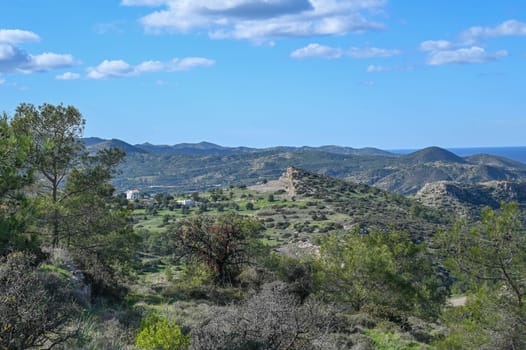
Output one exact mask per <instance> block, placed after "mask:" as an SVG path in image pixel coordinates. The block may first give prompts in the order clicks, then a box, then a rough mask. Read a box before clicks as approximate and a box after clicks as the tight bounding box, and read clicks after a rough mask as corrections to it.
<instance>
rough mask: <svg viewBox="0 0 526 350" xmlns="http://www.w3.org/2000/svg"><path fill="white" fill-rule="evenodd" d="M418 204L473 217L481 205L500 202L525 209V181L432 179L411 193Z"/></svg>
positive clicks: (493, 206) (492, 205)
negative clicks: (510, 203) (433, 180)
mask: <svg viewBox="0 0 526 350" xmlns="http://www.w3.org/2000/svg"><path fill="white" fill-rule="evenodd" d="M415 199H417V200H418V201H419V202H420V203H422V204H424V205H426V206H431V207H435V208H440V209H443V210H446V211H450V212H455V213H458V214H461V215H462V216H464V217H467V218H472V219H473V218H475V219H476V218H477V217H478V215H479V214H480V210H481V208H482V207H485V206H489V207H491V208H494V209H495V208H498V207H499V206H500V202H512V201H513V202H518V203H519V205H520V206H521V207H522V208H526V183H524V182H521V183H516V182H509V181H490V182H482V183H478V184H463V183H459V182H447V181H443V182H436V183H430V184H427V185H425V186H424V188H422V189H421V190H420V191H418V193H417V194H416V196H415Z"/></svg>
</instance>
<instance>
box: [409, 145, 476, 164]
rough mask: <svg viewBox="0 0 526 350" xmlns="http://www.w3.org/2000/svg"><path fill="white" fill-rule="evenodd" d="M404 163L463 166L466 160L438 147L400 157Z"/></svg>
mask: <svg viewBox="0 0 526 350" xmlns="http://www.w3.org/2000/svg"><path fill="white" fill-rule="evenodd" d="M402 160H403V161H404V162H407V163H410V164H422V163H431V162H444V163H459V164H465V163H466V160H464V159H462V158H460V157H459V156H457V155H456V154H454V153H452V152H449V151H447V150H445V149H443V148H440V147H427V148H424V149H422V150H420V151H416V152H413V153H410V154H408V155H405V156H403V157H402Z"/></svg>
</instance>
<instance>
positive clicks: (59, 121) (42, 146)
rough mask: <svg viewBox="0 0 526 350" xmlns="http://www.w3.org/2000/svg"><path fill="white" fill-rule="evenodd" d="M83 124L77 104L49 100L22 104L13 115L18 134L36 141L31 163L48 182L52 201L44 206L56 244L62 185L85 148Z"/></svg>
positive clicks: (58, 231) (33, 143)
mask: <svg viewBox="0 0 526 350" xmlns="http://www.w3.org/2000/svg"><path fill="white" fill-rule="evenodd" d="M84 125H85V121H84V118H83V117H82V114H81V113H80V112H79V111H78V110H77V109H76V108H75V107H73V106H67V107H65V106H63V105H57V106H55V105H51V104H47V103H45V104H42V105H41V106H39V107H35V106H34V105H32V104H26V103H22V104H20V105H19V106H18V107H17V109H16V112H15V115H14V118H13V126H14V127H15V130H16V132H17V134H18V135H29V137H30V138H31V140H32V141H33V142H32V144H31V146H32V147H31V153H30V154H31V163H32V165H33V166H34V167H35V169H36V170H37V171H38V173H39V175H40V176H41V179H42V180H43V181H45V186H44V187H45V190H46V194H47V196H48V198H49V201H48V202H46V203H45V204H44V205H43V206H42V209H43V211H44V212H45V216H46V222H47V223H48V226H49V228H50V231H51V232H50V233H51V237H52V238H51V242H52V245H53V246H57V245H58V243H59V241H60V239H61V238H62V234H63V233H64V230H63V229H62V227H61V217H62V213H61V211H62V206H61V202H62V200H63V199H64V198H66V197H67V193H64V191H62V187H63V185H64V182H65V180H66V178H67V176H68V174H69V172H70V170H71V169H72V168H73V167H74V166H75V165H76V163H77V160H78V157H79V154H80V152H81V151H82V149H83V143H82V140H81V136H82V132H83V130H84Z"/></svg>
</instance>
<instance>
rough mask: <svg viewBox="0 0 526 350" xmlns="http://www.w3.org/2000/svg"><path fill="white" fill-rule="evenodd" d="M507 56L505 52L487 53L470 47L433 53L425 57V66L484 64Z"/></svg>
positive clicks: (476, 47)
mask: <svg viewBox="0 0 526 350" xmlns="http://www.w3.org/2000/svg"><path fill="white" fill-rule="evenodd" d="M505 56H508V52H507V51H504V50H502V51H497V52H495V53H489V52H487V51H486V50H485V49H483V48H481V47H478V46H472V47H470V48H462V49H458V50H445V51H433V52H431V53H430V54H429V56H428V57H427V64H429V65H432V66H440V65H444V64H452V63H457V64H465V63H485V62H491V61H496V60H497V59H499V58H500V57H505Z"/></svg>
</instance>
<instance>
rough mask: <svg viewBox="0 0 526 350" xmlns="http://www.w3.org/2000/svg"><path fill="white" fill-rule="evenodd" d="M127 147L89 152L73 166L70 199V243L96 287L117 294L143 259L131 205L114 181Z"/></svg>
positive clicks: (66, 218)
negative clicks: (123, 201) (139, 257)
mask: <svg viewBox="0 0 526 350" xmlns="http://www.w3.org/2000/svg"><path fill="white" fill-rule="evenodd" d="M123 157H124V154H123V153H122V151H120V150H118V149H116V148H112V149H109V150H102V151H100V152H99V153H98V154H96V155H94V156H87V155H84V156H83V157H82V159H81V160H82V164H81V165H80V166H78V167H77V168H75V169H72V171H71V173H70V175H69V178H68V182H67V184H66V191H67V192H68V193H69V194H70V195H69V196H68V197H67V198H65V199H64V201H63V203H64V208H65V212H64V214H65V215H64V218H63V221H62V222H63V225H64V227H66V228H67V235H65V237H64V238H65V243H66V244H67V246H69V248H70V249H71V250H72V251H73V254H74V257H75V260H76V262H77V263H78V264H79V266H80V267H81V269H82V270H83V271H84V272H85V274H86V275H87V277H88V279H89V280H90V281H91V283H92V284H93V287H94V291H95V292H96V293H97V292H101V293H109V294H112V295H115V296H117V295H118V294H119V293H120V290H119V287H120V284H119V283H116V282H120V279H122V278H123V277H124V276H126V275H127V274H128V273H129V272H130V271H131V270H132V269H133V268H134V267H135V265H136V263H137V256H136V252H137V248H138V245H139V243H140V240H139V237H138V236H137V235H136V234H135V233H134V232H133V229H132V227H131V224H130V221H131V220H130V211H129V210H128V209H127V207H124V208H123V207H122V206H121V204H120V201H119V200H118V198H116V197H115V196H114V188H113V187H112V186H111V185H110V184H109V181H110V179H111V177H112V175H113V173H114V172H115V168H116V166H117V165H118V164H119V163H120V162H121V161H122V159H123Z"/></svg>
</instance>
